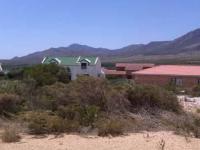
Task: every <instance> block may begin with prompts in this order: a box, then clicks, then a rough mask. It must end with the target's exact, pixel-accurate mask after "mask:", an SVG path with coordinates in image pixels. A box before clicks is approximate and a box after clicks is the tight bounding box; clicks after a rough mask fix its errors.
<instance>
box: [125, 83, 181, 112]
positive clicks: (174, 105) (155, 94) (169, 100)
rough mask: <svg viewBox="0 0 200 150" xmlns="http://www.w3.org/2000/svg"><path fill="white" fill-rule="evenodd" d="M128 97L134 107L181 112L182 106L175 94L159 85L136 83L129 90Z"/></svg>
mask: <svg viewBox="0 0 200 150" xmlns="http://www.w3.org/2000/svg"><path fill="white" fill-rule="evenodd" d="M128 99H129V101H130V102H131V104H132V106H133V107H136V108H140V107H149V108H155V107H156V108H160V109H164V110H169V111H174V112H179V111H181V106H180V104H179V102H178V100H177V98H176V96H175V95H174V94H172V93H171V92H169V91H167V90H164V89H162V88H160V87H157V86H151V85H135V86H132V87H131V88H129V90H128Z"/></svg>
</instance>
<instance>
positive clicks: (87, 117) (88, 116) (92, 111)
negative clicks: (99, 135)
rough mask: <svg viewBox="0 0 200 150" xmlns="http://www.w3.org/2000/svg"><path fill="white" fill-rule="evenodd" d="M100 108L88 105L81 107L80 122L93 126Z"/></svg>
mask: <svg viewBox="0 0 200 150" xmlns="http://www.w3.org/2000/svg"><path fill="white" fill-rule="evenodd" d="M98 113H99V108H98V107H96V106H86V107H83V108H80V109H79V114H80V124H81V125H84V126H93V123H94V122H95V120H96V119H97V117H98Z"/></svg>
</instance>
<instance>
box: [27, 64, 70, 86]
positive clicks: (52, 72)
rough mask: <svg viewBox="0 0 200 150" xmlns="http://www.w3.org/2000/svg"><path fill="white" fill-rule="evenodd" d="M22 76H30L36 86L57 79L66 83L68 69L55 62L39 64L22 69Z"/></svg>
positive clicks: (50, 82)
mask: <svg viewBox="0 0 200 150" xmlns="http://www.w3.org/2000/svg"><path fill="white" fill-rule="evenodd" d="M24 77H25V78H32V79H34V80H35V81H36V82H37V85H38V86H44V85H51V84H53V83H55V82H57V81H59V82H63V83H68V82H69V74H68V71H67V70H66V69H64V68H62V67H59V66H58V65H56V64H45V65H43V64H40V65H36V66H33V67H29V68H25V69H24Z"/></svg>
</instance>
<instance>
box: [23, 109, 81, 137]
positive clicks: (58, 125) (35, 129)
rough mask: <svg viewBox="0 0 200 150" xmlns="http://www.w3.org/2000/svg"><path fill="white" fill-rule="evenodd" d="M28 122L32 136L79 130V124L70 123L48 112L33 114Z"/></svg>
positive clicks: (28, 117) (29, 116)
mask: <svg viewBox="0 0 200 150" xmlns="http://www.w3.org/2000/svg"><path fill="white" fill-rule="evenodd" d="M26 121H27V122H28V128H29V129H30V132H31V133H32V134H45V133H61V132H65V131H66V132H71V131H77V130H78V128H79V123H78V122H76V121H68V120H66V119H63V118H61V117H59V116H57V115H54V114H49V113H48V112H31V113H30V114H29V115H28V116H27V117H26Z"/></svg>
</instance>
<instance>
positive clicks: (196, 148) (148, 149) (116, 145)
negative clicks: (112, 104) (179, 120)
mask: <svg viewBox="0 0 200 150" xmlns="http://www.w3.org/2000/svg"><path fill="white" fill-rule="evenodd" d="M162 139H163V141H165V146H164V150H200V139H194V138H190V139H189V140H186V138H185V137H181V136H177V135H174V134H172V133H170V132H156V133H152V132H151V133H149V136H147V133H137V134H130V135H128V136H123V137H115V138H101V137H94V136H93V137H81V136H79V135H64V136H63V137H57V138H55V137H54V136H52V135H50V136H48V137H46V138H34V137H32V136H23V139H22V140H21V142H18V143H12V144H7V143H1V142H0V150H159V149H160V150H161V149H162V148H161V143H163V142H162Z"/></svg>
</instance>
